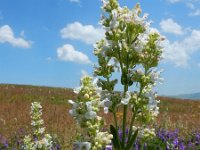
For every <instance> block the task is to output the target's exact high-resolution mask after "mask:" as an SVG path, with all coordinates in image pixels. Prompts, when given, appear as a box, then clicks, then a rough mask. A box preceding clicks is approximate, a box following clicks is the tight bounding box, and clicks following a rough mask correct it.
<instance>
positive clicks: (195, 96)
mask: <svg viewBox="0 0 200 150" xmlns="http://www.w3.org/2000/svg"><path fill="white" fill-rule="evenodd" d="M172 97H175V98H180V99H191V100H200V92H198V93H191V94H181V95H175V96H172Z"/></svg>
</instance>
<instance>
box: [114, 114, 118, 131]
mask: <svg viewBox="0 0 200 150" xmlns="http://www.w3.org/2000/svg"><path fill="white" fill-rule="evenodd" d="M113 117H114V122H115V128H116V129H117V130H118V125H117V117H116V113H115V112H113ZM117 133H118V132H117Z"/></svg>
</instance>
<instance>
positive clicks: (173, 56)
mask: <svg viewBox="0 0 200 150" xmlns="http://www.w3.org/2000/svg"><path fill="white" fill-rule="evenodd" d="M164 49H165V50H164V58H165V60H166V61H170V62H173V63H175V65H176V66H178V67H187V66H188V61H189V60H190V57H191V55H192V54H194V53H195V52H197V51H200V30H192V31H191V34H190V35H189V36H186V37H185V38H184V39H183V40H181V41H175V42H170V41H168V40H166V42H165V43H164Z"/></svg>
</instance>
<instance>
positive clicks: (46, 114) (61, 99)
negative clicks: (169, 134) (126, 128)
mask: <svg viewBox="0 0 200 150" xmlns="http://www.w3.org/2000/svg"><path fill="white" fill-rule="evenodd" d="M68 99H75V95H74V94H73V92H72V90H70V89H63V88H49V87H34V86H19V85H0V134H3V135H5V136H7V137H11V136H12V135H13V134H14V133H15V132H16V131H17V130H18V129H20V128H25V129H27V130H28V131H30V116H29V112H30V103H31V101H35V100H36V101H41V103H42V106H43V118H44V120H45V126H46V128H47V131H48V132H49V133H51V134H57V135H58V136H59V137H61V138H60V139H62V140H63V141H61V142H63V143H64V141H65V143H66V147H67V146H69V145H67V144H68V143H70V142H71V140H72V138H73V137H74V135H75V130H74V129H75V122H74V120H73V118H72V117H71V116H69V114H68V111H69V107H70V106H69V104H67V100H68ZM159 99H160V100H161V103H160V115H159V117H158V121H157V123H158V125H162V126H165V127H166V128H169V129H175V128H177V127H178V128H180V130H181V131H182V132H188V131H191V130H193V129H197V128H199V124H200V102H199V101H191V100H179V99H172V98H166V97H159ZM104 116H105V115H104ZM119 117H120V115H119ZM106 120H107V122H109V123H110V122H112V116H111V115H107V116H106Z"/></svg>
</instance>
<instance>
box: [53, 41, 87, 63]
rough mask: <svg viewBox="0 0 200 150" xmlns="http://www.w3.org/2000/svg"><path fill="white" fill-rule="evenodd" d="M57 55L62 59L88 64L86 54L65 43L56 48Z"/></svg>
mask: <svg viewBox="0 0 200 150" xmlns="http://www.w3.org/2000/svg"><path fill="white" fill-rule="evenodd" d="M57 57H58V59H60V60H62V61H71V62H75V63H79V64H90V63H91V61H90V60H89V58H88V56H87V55H85V54H84V53H82V52H80V51H77V50H75V48H74V47H73V46H72V45H70V44H65V45H63V46H62V47H59V48H58V49H57Z"/></svg>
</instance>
